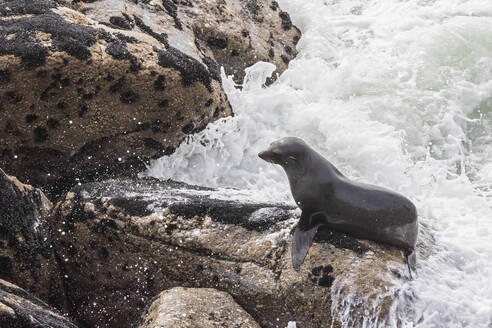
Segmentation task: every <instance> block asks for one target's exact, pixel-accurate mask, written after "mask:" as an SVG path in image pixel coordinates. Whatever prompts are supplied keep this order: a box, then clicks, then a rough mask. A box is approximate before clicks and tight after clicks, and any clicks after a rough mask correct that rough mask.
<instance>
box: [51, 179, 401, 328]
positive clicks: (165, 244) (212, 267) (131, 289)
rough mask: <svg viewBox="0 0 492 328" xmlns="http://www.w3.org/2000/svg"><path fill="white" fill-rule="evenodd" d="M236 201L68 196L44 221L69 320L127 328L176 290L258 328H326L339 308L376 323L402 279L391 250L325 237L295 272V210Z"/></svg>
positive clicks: (107, 185) (176, 191)
mask: <svg viewBox="0 0 492 328" xmlns="http://www.w3.org/2000/svg"><path fill="white" fill-rule="evenodd" d="M237 192H238V191H235V190H225V191H217V190H213V189H208V188H200V187H193V186H188V185H186V184H182V183H176V182H171V181H167V182H162V181H157V180H152V179H145V180H108V181H106V182H97V183H88V184H83V185H81V186H78V187H75V188H74V189H73V190H72V191H71V192H69V193H68V194H67V195H66V197H65V199H63V200H61V201H60V202H58V204H57V205H56V207H55V209H54V212H53V216H52V221H51V222H52V224H53V230H54V233H55V237H54V240H55V242H54V244H55V248H56V252H57V254H58V256H59V257H60V259H61V261H60V262H61V265H62V268H63V271H64V272H65V273H66V276H67V277H68V278H66V279H65V286H66V288H65V290H66V291H67V299H68V302H69V304H70V306H69V308H70V314H71V315H72V316H73V317H74V318H75V319H77V320H78V321H79V322H81V323H83V324H84V325H86V326H91V327H92V326H99V327H120V326H122V327H123V326H128V325H130V324H134V323H135V322H137V321H138V317H139V316H140V314H141V313H142V312H143V311H144V309H145V308H146V307H147V306H148V305H149V304H150V303H151V302H152V298H153V297H155V296H156V295H158V294H159V293H160V292H162V291H163V290H166V289H170V288H173V287H179V286H181V287H193V288H214V289H217V290H220V291H225V292H227V293H228V294H230V295H231V296H232V297H233V298H234V300H235V301H236V302H237V303H238V304H239V305H240V306H241V307H242V308H244V309H245V310H246V311H247V312H248V313H249V314H250V315H251V316H252V317H253V318H254V319H255V321H256V322H257V323H258V324H259V325H260V326H261V327H281V328H284V327H286V326H287V323H288V322H289V321H296V322H297V323H298V326H300V327H308V328H309V327H330V325H331V324H332V317H331V309H332V304H333V305H334V306H335V307H336V306H337V305H338V304H339V303H341V302H342V301H343V300H345V299H347V298H348V297H350V299H351V300H354V303H353V304H355V305H356V306H354V307H353V309H352V310H353V314H354V316H355V315H358V316H359V319H361V320H362V319H364V315H366V314H367V313H370V312H371V311H372V312H374V311H377V315H378V316H380V317H381V318H383V317H384V315H385V314H386V313H387V311H388V309H389V306H391V304H392V300H393V296H394V288H396V287H395V286H394V285H393V282H392V281H393V279H395V280H398V279H404V278H402V276H404V272H406V266H405V264H404V259H403V255H402V252H401V251H400V250H397V249H394V248H389V247H385V246H381V245H378V244H376V243H372V242H367V241H362V240H356V239H354V238H351V237H349V236H347V235H344V234H340V233H337V232H333V231H329V230H326V229H324V230H322V231H321V233H320V234H319V236H318V237H317V239H316V240H317V241H316V242H315V244H314V245H313V247H312V248H311V249H310V251H309V253H308V255H307V257H306V260H305V262H304V264H303V265H302V266H301V270H300V271H299V272H296V271H294V269H293V268H292V264H291V258H290V247H291V239H292V236H291V232H292V230H293V228H294V227H295V225H296V223H297V220H298V215H299V213H298V210H297V209H296V208H293V207H291V206H290V205H286V204H269V203H263V204H262V203H255V202H247V201H238V200H234V199H237V197H235V193H237ZM390 268H391V269H390ZM334 293H336V294H337V295H338V296H337V300H336V303H333V299H332V295H333V294H334ZM381 298H382V299H384V302H383V306H381V307H379V306H374V304H373V303H371V300H377V301H378V302H380V300H381ZM374 307H375V308H374ZM361 313H364V315H361ZM354 320H355V319H354ZM381 320H382V319H381ZM337 324H338V323H337V321H336V320H335V321H334V327H337Z"/></svg>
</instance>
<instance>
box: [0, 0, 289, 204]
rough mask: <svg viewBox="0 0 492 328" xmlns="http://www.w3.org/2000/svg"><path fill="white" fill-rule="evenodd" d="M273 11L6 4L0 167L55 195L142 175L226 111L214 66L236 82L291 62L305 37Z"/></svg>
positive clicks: (250, 5)
mask: <svg viewBox="0 0 492 328" xmlns="http://www.w3.org/2000/svg"><path fill="white" fill-rule="evenodd" d="M65 5H67V6H69V7H65ZM277 11H278V10H275V11H274V10H273V9H271V8H270V6H268V5H267V3H266V2H263V1H261V2H260V1H256V0H248V1H239V2H237V1H230V3H227V2H221V1H217V2H214V1H212V2H209V1H205V0H202V1H193V3H192V2H190V1H178V2H176V3H175V2H174V1H171V0H163V1H139V2H137V1H115V0H101V1H87V3H86V2H69V1H65V0H63V1H62V0H59V1H58V2H55V1H53V0H34V1H32V0H29V1H28V0H19V1H15V2H8V3H2V4H0V13H1V15H2V16H4V18H3V19H0V122H1V123H0V167H3V168H4V169H6V170H7V171H8V172H10V173H12V174H14V175H15V176H18V177H19V178H20V179H22V180H23V181H26V182H27V183H30V184H33V185H35V186H42V185H48V186H50V187H51V188H52V189H53V191H52V193H53V194H54V196H58V195H60V193H61V191H62V190H66V189H67V188H69V187H70V186H72V185H74V184H76V182H78V181H91V180H95V179H100V178H103V177H110V176H124V175H132V174H135V173H136V172H138V171H140V170H142V169H144V168H145V165H144V163H145V162H146V161H147V160H148V159H150V158H155V157H160V156H162V155H164V154H170V153H172V152H173V151H174V149H175V147H177V146H178V145H179V143H180V142H181V141H182V140H183V138H184V137H185V136H186V135H188V134H191V133H195V132H196V131H199V130H200V129H203V128H204V127H205V126H206V125H207V124H208V123H209V122H212V121H214V120H216V119H218V118H221V117H224V116H228V115H230V114H231V107H230V105H229V103H228V101H227V97H226V95H225V93H224V91H223V89H222V85H221V77H220V71H219V65H224V66H225V69H226V71H227V72H228V73H235V74H236V75H237V77H238V78H240V77H241V76H242V74H243V69H244V68H245V67H246V66H249V65H251V64H253V63H255V62H257V61H259V60H267V61H272V62H274V63H275V64H277V66H278V68H279V71H282V70H284V69H285V68H286V67H287V66H286V65H287V64H286V63H287V62H288V61H289V60H290V59H291V58H293V57H294V56H295V54H296V52H295V44H294V43H295V42H294V39H298V37H299V31H298V30H297V29H296V28H295V27H293V26H291V27H289V28H288V29H286V28H285V24H284V20H285V19H284V18H282V17H283V16H282V15H279V14H278V13H277ZM281 16H282V17H281ZM251 26H255V29H254V32H248V33H246V32H244V31H246V30H248V29H250V28H251ZM282 26H284V27H282ZM243 30H244V31H243ZM243 32H244V33H243ZM245 34H247V35H245ZM272 49H273V50H272ZM270 50H271V51H273V52H274V53H275V55H274V56H273V57H271V56H269V55H268V53H269V51H270ZM47 190H50V188H47Z"/></svg>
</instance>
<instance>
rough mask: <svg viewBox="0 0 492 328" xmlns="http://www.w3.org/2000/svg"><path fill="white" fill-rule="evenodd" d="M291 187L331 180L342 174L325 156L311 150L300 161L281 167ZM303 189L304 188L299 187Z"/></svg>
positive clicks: (295, 187) (296, 187)
mask: <svg viewBox="0 0 492 328" xmlns="http://www.w3.org/2000/svg"><path fill="white" fill-rule="evenodd" d="M283 168H284V170H285V173H286V174H287V177H288V179H289V183H290V186H291V189H292V190H294V189H296V190H297V189H298V187H299V186H300V185H301V184H309V185H311V184H312V183H316V182H322V181H327V180H329V181H331V180H334V179H337V178H341V177H343V174H342V173H340V171H338V169H337V168H336V167H335V166H334V165H333V164H331V163H330V162H329V161H328V160H327V159H326V158H324V157H323V156H322V155H321V154H319V153H317V152H316V151H314V150H311V151H310V152H309V153H308V154H307V155H306V156H305V157H304V158H303V159H302V161H300V162H296V163H292V164H290V165H286V166H284V167H283ZM300 189H301V190H303V189H304V188H300Z"/></svg>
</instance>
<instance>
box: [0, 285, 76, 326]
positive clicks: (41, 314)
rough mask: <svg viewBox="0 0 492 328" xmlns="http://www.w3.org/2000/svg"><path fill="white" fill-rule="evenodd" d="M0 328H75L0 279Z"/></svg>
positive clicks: (55, 312)
mask: <svg viewBox="0 0 492 328" xmlns="http://www.w3.org/2000/svg"><path fill="white" fill-rule="evenodd" d="M0 327H5V328H40V327H51V328H77V326H75V325H74V324H73V323H72V322H71V321H70V320H69V319H67V318H65V317H64V316H62V315H61V314H60V313H58V312H57V311H56V310H55V309H53V308H51V307H50V306H49V305H47V304H46V303H44V302H43V301H41V300H40V299H38V298H36V297H34V296H33V295H31V294H29V293H28V292H26V291H25V290H23V289H22V288H19V287H18V286H16V285H13V284H11V283H9V282H7V281H5V280H2V279H0Z"/></svg>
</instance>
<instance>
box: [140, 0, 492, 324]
mask: <svg viewBox="0 0 492 328" xmlns="http://www.w3.org/2000/svg"><path fill="white" fill-rule="evenodd" d="M278 2H279V3H280V6H281V7H282V9H284V10H286V11H287V12H289V13H290V15H291V18H292V20H293V22H294V24H296V25H297V26H298V27H299V28H300V29H301V31H302V33H303V36H302V38H301V40H300V42H299V44H298V50H299V55H298V57H297V58H296V59H295V60H293V61H292V62H291V63H290V64H289V69H288V70H287V71H285V72H284V73H283V74H282V75H281V76H279V78H278V80H277V81H276V82H275V83H274V84H273V85H271V86H269V87H264V86H263V82H264V80H265V78H266V77H267V76H269V75H270V74H271V72H273V70H274V68H275V67H274V66H273V65H271V64H268V63H258V64H256V65H254V66H253V67H251V68H249V69H248V72H247V76H246V78H245V82H244V85H243V88H242V90H239V89H236V88H235V87H234V83H233V81H232V79H231V78H230V77H226V76H225V75H224V76H223V82H224V85H225V88H226V90H227V93H228V97H229V100H230V102H231V104H232V106H233V109H234V112H235V114H236V115H235V117H232V118H227V119H223V120H220V121H218V122H216V123H214V124H211V125H209V127H208V128H207V129H206V130H204V131H202V132H201V133H199V134H198V135H196V136H193V137H190V138H189V139H188V140H187V142H186V143H184V144H183V145H182V146H180V148H178V149H177V151H176V152H175V153H174V154H173V155H171V156H169V157H163V158H160V159H158V160H156V161H154V162H153V163H152V164H151V167H149V169H148V171H147V172H146V173H145V174H147V175H151V176H155V177H159V178H163V179H166V178H173V179H177V180H181V181H185V182H188V183H193V184H200V185H206V186H214V187H220V188H221V187H234V188H238V189H239V190H238V191H237V197H244V198H248V199H254V200H264V201H278V200H280V201H287V202H293V200H292V198H291V196H290V191H289V187H288V183H287V179H286V177H285V175H284V173H283V172H282V170H281V169H280V168H279V167H276V166H273V165H271V164H269V163H266V162H263V161H261V160H260V159H259V158H258V157H257V153H258V152H259V151H260V150H262V149H264V148H266V147H267V146H268V144H269V143H270V142H272V141H273V140H276V139H278V138H280V137H284V136H299V137H301V138H303V139H304V140H306V142H308V143H309V144H310V145H311V146H312V147H314V148H315V149H317V150H318V151H320V152H321V153H322V154H324V155H325V156H326V157H327V158H328V159H329V160H330V161H331V162H332V163H333V164H335V165H336V166H337V167H338V168H339V169H340V170H341V171H342V172H343V173H344V174H346V175H347V176H349V177H351V178H354V179H357V180H360V181H364V182H368V183H374V184H378V185H382V186H386V187H388V188H391V189H394V190H396V191H398V192H400V193H403V194H405V195H406V196H408V197H409V198H410V199H411V200H412V201H413V202H414V203H415V204H416V206H417V208H418V212H419V220H420V223H421V227H420V228H421V231H423V233H421V238H420V241H419V245H418V276H417V277H416V278H415V279H414V280H412V281H410V282H406V283H404V284H403V285H401V286H400V293H399V296H398V299H397V300H396V301H395V306H394V308H393V309H392V313H391V318H389V319H388V320H387V321H386V322H384V323H383V322H378V323H377V324H374V323H373V324H371V323H370V322H368V323H366V326H367V327H371V326H388V327H391V326H400V327H443V328H444V327H445V328H454V327H470V328H491V327H492V241H491V239H492V2H491V1H489V0H480V1H479V0H476V1H473V0H468V1H466V0H409V1H402V0H365V1H361V0H358V1H356V0H324V1H323V0H310V1H305V0H280V1H278ZM335 314H337V313H335ZM341 320H343V321H344V322H343V324H344V325H345V326H346V327H350V326H351V325H352V326H353V324H351V323H350V322H349V321H348V320H345V319H344V318H343V316H342V317H341Z"/></svg>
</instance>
